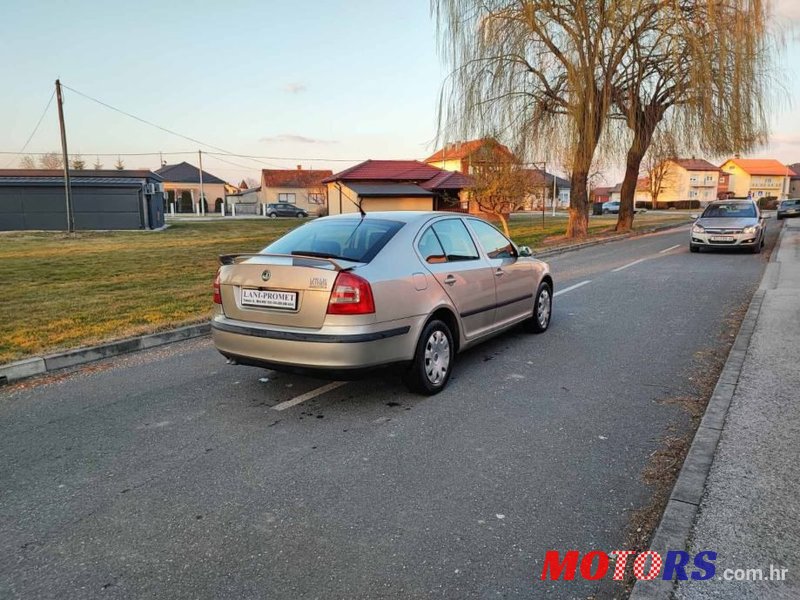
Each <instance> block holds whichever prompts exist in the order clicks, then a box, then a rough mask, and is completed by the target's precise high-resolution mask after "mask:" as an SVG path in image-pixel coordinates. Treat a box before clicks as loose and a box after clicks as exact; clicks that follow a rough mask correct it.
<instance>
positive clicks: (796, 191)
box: [789, 179, 800, 198]
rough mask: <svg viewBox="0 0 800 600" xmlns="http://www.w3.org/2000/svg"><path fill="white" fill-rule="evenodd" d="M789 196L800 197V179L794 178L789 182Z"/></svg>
mask: <svg viewBox="0 0 800 600" xmlns="http://www.w3.org/2000/svg"><path fill="white" fill-rule="evenodd" d="M789 198H800V179H792V180H791V182H790V183H789Z"/></svg>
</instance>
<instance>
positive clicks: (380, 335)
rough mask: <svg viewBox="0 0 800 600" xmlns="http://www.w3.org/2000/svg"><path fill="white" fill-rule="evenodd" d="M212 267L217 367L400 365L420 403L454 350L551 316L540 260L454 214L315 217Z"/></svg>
mask: <svg viewBox="0 0 800 600" xmlns="http://www.w3.org/2000/svg"><path fill="white" fill-rule="evenodd" d="M220 262H221V263H222V266H221V267H220V268H219V271H218V272H217V277H216V280H215V281H214V312H213V317H212V320H211V327H212V336H213V340H214V344H215V345H216V347H217V349H218V350H219V351H220V352H221V353H222V354H223V355H224V356H225V357H227V358H228V359H230V360H232V361H234V362H236V363H238V364H243V365H252V366H259V367H266V368H270V369H275V370H279V371H293V372H301V373H312V374H318V375H323V376H326V375H327V376H330V377H335V378H341V377H346V376H349V375H353V374H355V373H361V372H363V371H364V370H369V369H372V368H375V367H379V366H386V365H400V366H401V367H402V372H403V377H404V380H405V382H406V384H407V385H408V387H409V388H410V389H411V390H413V391H416V392H418V393H422V394H427V395H430V394H435V393H437V392H439V391H441V390H442V389H443V388H444V387H445V385H446V384H447V381H448V380H449V378H450V374H451V372H452V368H453V361H454V359H455V355H456V354H457V353H458V352H460V351H462V350H465V349H466V348H469V347H470V346H473V345H475V344H477V343H479V342H482V341H484V340H486V339H487V338H489V337H491V336H493V335H495V334H497V333H500V332H501V331H504V330H506V329H509V328H510V327H513V326H515V325H517V324H519V323H524V324H525V326H526V328H527V329H528V330H530V331H532V332H535V333H540V332H543V331H545V330H546V329H547V328H548V327H549V325H550V318H551V314H552V307H553V277H552V275H551V274H550V269H549V267H548V265H547V263H545V262H542V261H540V260H537V259H535V258H533V257H532V256H531V252H530V249H529V248H527V247H525V246H519V247H518V246H516V245H515V244H514V243H513V242H511V241H510V240H509V239H508V238H506V237H505V236H504V235H503V234H502V233H500V231H498V230H497V229H495V228H494V227H493V226H492V225H490V224H489V223H487V222H485V221H482V220H480V219H478V218H475V217H471V216H466V215H457V214H454V213H442V212H410V211H397V212H376V213H370V214H368V215H366V216H364V217H363V218H361V217H359V215H358V214H354V215H347V214H345V215H335V216H331V217H322V218H320V219H316V220H314V221H312V222H310V223H308V224H306V225H303V226H302V227H298V228H297V229H294V230H293V231H290V232H289V233H287V234H286V235H285V236H283V237H282V238H280V239H278V240H276V241H275V242H273V243H272V244H270V245H269V246H267V247H266V248H264V249H263V250H262V251H261V253H259V254H244V255H230V256H223V257H221V258H220Z"/></svg>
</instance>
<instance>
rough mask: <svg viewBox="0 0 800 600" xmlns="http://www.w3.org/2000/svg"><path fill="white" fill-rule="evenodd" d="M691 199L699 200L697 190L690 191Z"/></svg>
mask: <svg viewBox="0 0 800 600" xmlns="http://www.w3.org/2000/svg"><path fill="white" fill-rule="evenodd" d="M689 198H697V190H689Z"/></svg>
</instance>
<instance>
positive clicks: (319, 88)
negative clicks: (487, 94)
mask: <svg viewBox="0 0 800 600" xmlns="http://www.w3.org/2000/svg"><path fill="white" fill-rule="evenodd" d="M778 1H779V4H778V6H777V12H778V13H779V14H780V15H781V18H782V19H783V21H782V22H783V23H784V25H788V24H789V23H790V22H791V20H793V22H794V23H798V22H800V0H778ZM0 13H1V14H0V57H1V58H0V75H2V81H4V82H6V85H5V86H3V87H4V93H2V94H0V152H19V151H20V150H21V149H22V148H23V146H24V145H25V143H26V141H27V140H28V138H29V136H30V135H31V133H32V132H33V131H34V128H35V126H36V124H37V122H38V121H39V118H40V117H41V116H42V114H43V111H44V109H45V106H46V105H47V103H48V99H49V98H50V96H51V94H52V92H53V88H54V81H55V79H56V78H60V79H61V81H62V83H63V84H64V85H65V86H68V88H72V89H65V90H64V96H65V103H64V111H65V119H66V124H67V136H68V143H69V151H70V154H75V153H79V154H81V155H82V156H83V158H84V160H85V161H86V163H87V166H90V165H91V164H92V163H94V162H95V160H96V156H97V155H98V154H108V156H100V162H101V163H103V164H104V165H105V166H106V167H107V168H111V167H112V166H113V163H115V162H116V160H117V154H135V153H142V154H145V153H149V155H146V156H144V155H143V156H122V160H123V161H124V164H125V166H126V167H128V168H141V167H145V168H157V167H158V166H159V164H160V160H161V157H160V156H159V154H158V153H159V152H162V153H164V154H163V160H165V161H166V162H169V163H174V162H180V161H181V160H187V161H189V162H192V163H194V164H196V163H197V150H198V149H202V150H203V151H204V154H203V167H204V170H206V171H209V172H211V173H213V174H215V175H217V176H219V177H222V178H223V179H226V180H228V181H231V182H233V183H238V181H239V180H240V179H242V178H244V177H247V176H249V177H258V171H259V170H260V169H261V168H294V167H295V166H296V165H298V164H302V165H303V168H329V169H332V170H334V171H338V170H341V169H343V168H346V167H347V166H350V165H352V164H354V163H355V162H359V161H361V160H366V159H368V158H373V159H380V158H417V159H424V158H425V157H426V156H427V155H429V154H430V153H432V152H433V151H434V150H435V149H436V148H435V147H434V143H435V139H436V131H437V127H436V112H437V104H438V97H439V92H440V89H441V85H442V81H443V78H444V75H445V73H446V69H445V67H444V66H443V65H442V62H441V60H440V57H439V54H438V51H437V41H436V32H435V24H434V22H433V19H432V18H431V16H430V10H429V2H428V0H404V1H403V2H398V1H397V0H349V1H345V0H317V1H312V0H307V1H306V2H303V3H300V2H286V1H277V0H260V1H258V0H255V1H254V0H228V1H227V2H214V3H211V2H208V3H205V2H202V3H201V2H188V1H184V0H171V1H170V2H164V1H163V0H159V1H158V2H156V1H154V0H141V1H139V2H135V3H124V2H123V3H109V2H107V1H103V2H99V1H93V0H72V1H71V2H63V1H62V0H38V1H36V2H30V1H29V0H4V1H3V7H2V8H0ZM787 37H788V43H787V47H786V52H785V55H784V59H783V65H784V72H783V73H782V74H781V80H782V81H784V82H785V84H784V85H785V91H784V93H783V94H782V97H781V98H780V100H779V101H778V102H777V105H778V108H777V110H776V111H775V113H774V116H773V118H774V127H773V134H772V142H771V144H770V146H769V147H768V148H764V149H763V150H762V151H761V152H759V153H758V156H764V157H767V156H768V157H774V158H778V159H779V160H782V161H784V162H786V163H794V162H800V103H798V102H797V101H793V100H792V99H793V98H800V42H798V41H796V40H795V39H794V34H792V33H791V32H790V33H789V35H788V36H787ZM72 90H76V91H77V92H81V93H82V94H85V95H87V96H90V97H93V98H96V99H97V100H100V101H102V102H104V103H106V104H109V105H111V106H114V107H116V108H118V109H120V110H123V111H126V112H128V113H131V114H133V115H136V116H137V117H140V118H142V119H144V120H147V121H150V122H152V123H155V124H157V125H159V126H161V127H164V128H166V129H170V130H172V131H176V132H179V133H181V134H183V135H185V136H188V137H191V138H194V139H195V140H198V141H200V142H203V143H205V144H208V145H205V146H204V145H201V144H199V143H196V142H194V141H189V140H186V139H182V138H180V137H177V136H174V135H171V134H169V133H167V132H165V131H162V130H160V129H156V128H154V127H151V126H149V125H146V124H143V123H141V122H138V121H136V120H134V119H132V118H130V117H128V116H125V115H123V114H120V113H118V112H114V111H113V110H110V109H108V108H106V107H104V106H101V105H99V104H96V103H95V102H93V101H91V100H89V99H87V98H85V97H83V96H81V95H79V94H77V93H75V92H74V91H72ZM211 146H216V147H218V148H221V149H223V150H226V151H228V152H230V153H234V154H244V155H257V156H260V157H270V158H260V159H256V160H253V159H248V158H241V157H231V156H214V155H213V154H211V153H214V152H219V151H218V150H215V149H214V148H212V147H211ZM55 150H60V141H59V133H58V122H57V112H56V103H55V101H53V102H52V103H51V104H50V107H49V108H48V109H47V111H46V112H44V118H43V120H42V122H41V125H40V127H39V129H38V130H37V131H36V134H35V135H34V136H33V138H32V139H31V140H30V142H29V144H28V146H27V148H26V152H47V151H55ZM18 162H19V157H18V156H14V155H8V154H0V168H7V167H15V166H17V165H18ZM609 177H610V178H613V176H612V175H609Z"/></svg>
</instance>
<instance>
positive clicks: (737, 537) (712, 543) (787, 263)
mask: <svg viewBox="0 0 800 600" xmlns="http://www.w3.org/2000/svg"><path fill="white" fill-rule="evenodd" d="M761 290H762V291H763V293H764V301H763V304H762V305H761V310H760V313H759V315H758V320H757V322H756V326H755V330H754V332H753V335H752V338H751V340H750V344H749V347H748V348H747V353H746V356H745V360H744V366H743V368H742V371H741V374H740V376H739V380H738V382H736V388H735V391H734V395H733V399H732V401H731V405H730V408H729V411H728V415H727V419H726V421H725V425H724V427H723V430H722V435H721V438H720V441H719V445H718V446H717V451H716V455H715V457H714V462H713V464H712V466H711V471H710V473H709V476H708V479H707V481H706V489H705V493H704V495H703V500H702V502H701V504H700V512H699V515H698V517H697V521H696V522H695V525H694V528H693V530H692V534H691V537H690V547H689V548H688V550H689V552H690V553H691V554H695V553H698V552H701V551H704V550H711V551H716V552H717V553H718V556H717V560H716V563H715V564H716V573H715V577H714V578H713V579H711V580H708V581H691V580H689V581H686V582H679V584H678V587H677V589H676V591H675V597H676V598H678V599H680V600H695V599H711V598H737V599H738V598H743V599H744V598H769V599H773V598H775V599H778V598H787V599H788V598H800V220H788V221H787V222H786V225H785V228H784V231H783V233H782V237H781V241H780V246H779V248H778V249H777V250H776V254H775V255H774V256H773V260H772V262H770V264H769V266H768V269H767V272H766V274H765V276H764V280H763V282H762V287H761ZM771 566H772V567H773V568H776V569H786V570H787V571H786V574H785V577H786V580H785V581H770V580H769V579H770V576H771V569H770V567H771ZM728 569H731V571H727V570H728ZM736 569H742V571H741V572H736V571H735V570H736ZM752 569H760V570H761V572H762V577H763V580H761V581H736V580H734V581H727V580H725V579H726V578H727V577H733V578H744V577H748V576H749V578H750V579H758V573H753V572H751V573H750V574H748V573H746V571H747V570H752Z"/></svg>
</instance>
